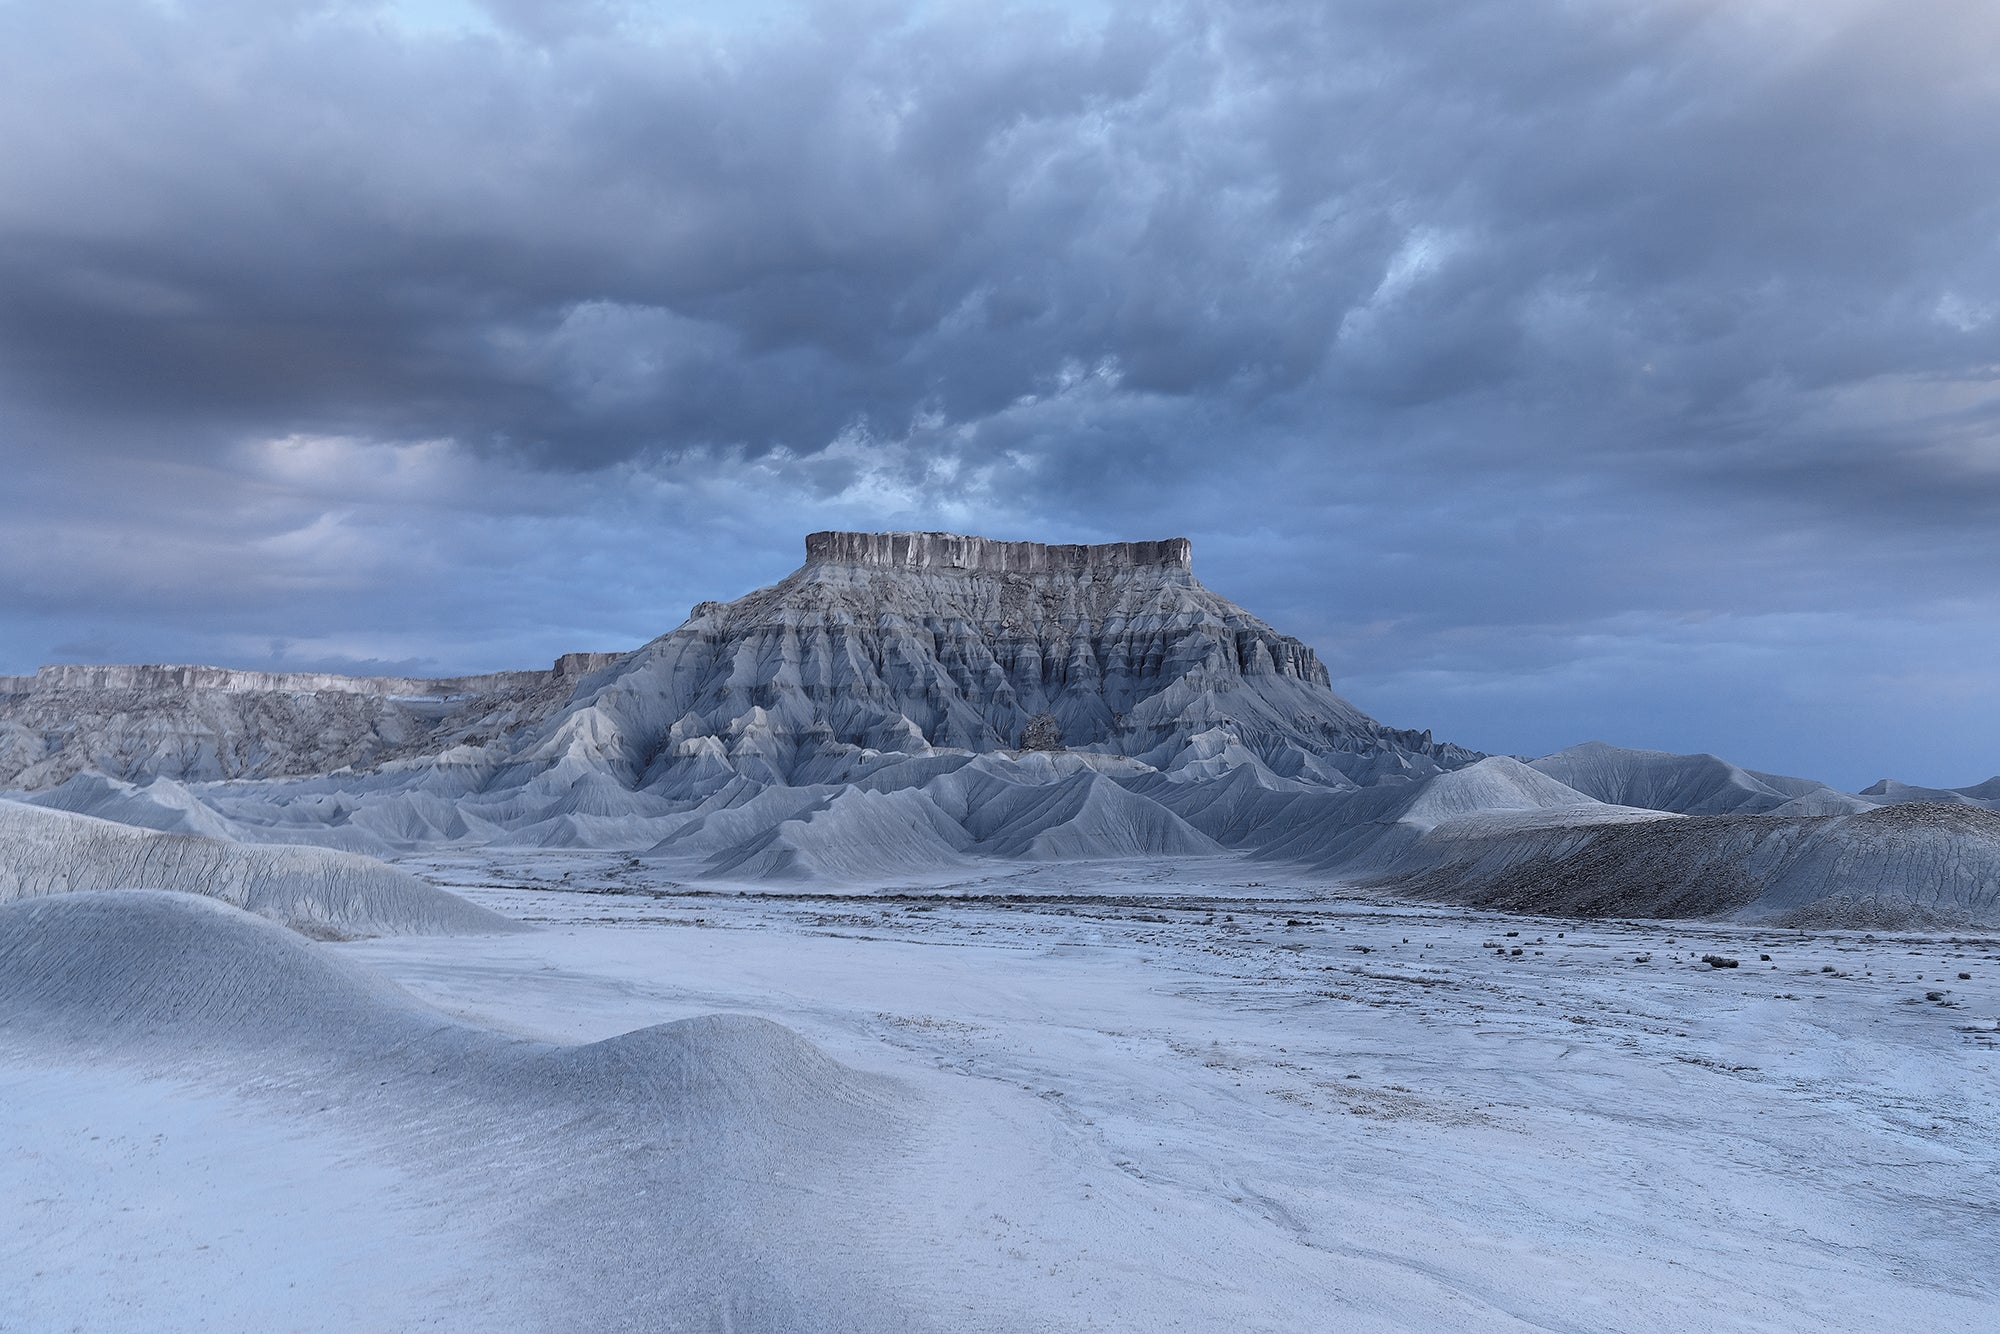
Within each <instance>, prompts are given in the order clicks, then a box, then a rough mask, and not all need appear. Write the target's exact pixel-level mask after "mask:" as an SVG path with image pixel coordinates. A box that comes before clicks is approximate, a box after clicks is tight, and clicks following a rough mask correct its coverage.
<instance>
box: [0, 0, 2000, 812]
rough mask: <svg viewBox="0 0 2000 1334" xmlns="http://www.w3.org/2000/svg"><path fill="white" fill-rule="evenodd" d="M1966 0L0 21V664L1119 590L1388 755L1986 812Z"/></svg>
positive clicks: (870, 8) (1993, 122) (1978, 358)
mask: <svg viewBox="0 0 2000 1334" xmlns="http://www.w3.org/2000/svg"><path fill="white" fill-rule="evenodd" d="M1996 50H2000V6H1995V5H1993V4H1992V3H1991V2H1990V0H1924V3H1921V4H1910V3H1909V2H1908V0H1899V2H1898V3H1877V2H1875V0H1505V2H1504V3H1502V2H1498V0H1449V2H1438V3H1432V2H1431V0H1304V2H1299V3H1293V2H1292V0H1242V2H1234V0H1203V2H1195V3H1186V4H1177V3H1145V4H1126V3H1122V0H1105V2H1104V3H1095V4H1065V5H1058V6H1053V7H1048V8H1037V7H1033V6H1016V5H1010V4H1007V3H1004V0H1003V2H1001V3H979V4H971V3H929V4H895V3H886V2H885V3H873V2H871V0H857V2H853V3H849V2H847V0H841V2H839V3H834V2H832V0H827V2H824V3H804V2H799V3H786V2H785V0H763V2H762V3H755V4H748V3H721V2H720V0H705V2H703V3H683V4H661V3H650V4H649V3H623V2H621V0H541V2H537V0H406V2H404V3H359V2H356V3H346V2H342V0H325V2H319V0H66V3H63V4H46V3H39V2H37V0H0V126H4V127H5V130H6V132H5V133H4V134H0V672H8V671H12V672H25V671H31V670H33V669H34V667H35V666H37V665H38V664H41V663H45V662H66V661H100V662H104V661H109V662H132V661H174V662H185V661H196V662H213V663H220V664H226V665H232V666H245V667H281V668H283V667H289V668H301V669H303V668H327V669H336V670H349V671H363V672H366V671H376V672H398V673H403V672H418V673H434V674H441V675H442V674H454V673H458V672H463V671H475V670H490V669H497V668H503V667H515V666H528V665H537V664H541V663H545V662H546V661H548V660H550V659H552V658H553V657H554V656H555V655H556V654H557V653H560V652H564V651H568V650H572V649H610V648H624V647H631V646H635V645H637V644H639V643H642V642H644V641H645V640H647V639H650V638H652V637H654V636H655V635H658V634H661V633H664V632H665V631H667V630H670V629H672V628H673V627H674V626H675V625H677V624H679V623H680V621H681V620H682V619H683V618H684V617H685V616H686V614H687V611H688V608H689V607H690V606H691V605H692V604H693V603H695V602H697V601H700V600H702V599H706V598H729V597H734V596H737V595H739V594H741V593H743V592H746V591H748V590H750V589H752V588H755V587H758V586H761V585H764V584H768V583H770V582H773V581H775V580H776V579H778V578H781V577H782V576H783V575H785V574H786V573H788V572H789V571H790V570H792V569H793V568H795V567H796V566H797V565H798V564H799V563H800V559H801V553H802V539H803V537H804V535H805V534H806V533H807V532H809V531H812V530H815V529H820V528H860V529H910V528H924V529H930V528H936V529H946V530H951V531H958V532H972V533H980V534H984V535H987V536H993V537H1003V538H1016V539H1035V540H1044V541H1062V542H1074V541H1113V540H1126V539H1143V538H1156V537H1166V536H1177V535H1178V536H1186V537H1189V538H1192V539H1193V541H1194V550H1195V565H1196V570H1197V573H1198V574H1199V575H1200V577H1201V578H1202V580H1203V582H1205V583H1206V584H1208V586H1210V587H1211V588H1214V589H1216V590H1217V591H1219V592H1221V593H1223V594H1225V595H1227V596H1229V597H1231V598H1234V599H1235V600H1236V601H1238V602H1240V603H1242V604H1244V605H1245V606H1247V607H1248V608H1250V609H1251V610H1252V611H1254V612H1256V613H1257V614H1259V615H1261V616H1263V617H1264V618H1265V619H1266V620H1269V621H1270V622H1272V623H1273V624H1274V625H1276V626H1277V627H1279V628H1280V629H1281V630H1284V631H1286V632H1287V633H1290V634H1294V635H1297V636H1299V637H1300V638H1302V639H1304V640H1305V641H1307V642H1308V643H1310V644H1312V645H1313V646H1314V647H1316V648H1317V649H1318V650H1319V651H1320V654H1321V656H1322V657H1323V659H1324V660H1325V661H1326V663H1327V665H1328V667H1329V669H1330V670H1331V672H1332V673H1333V676H1334V681H1335V686H1336V688H1337V689H1339V690H1340V691H1341V692H1342V693H1344V694H1346V695H1347V696H1348V697H1349V698H1351V699H1353V700H1354V701H1355V702H1356V703H1358V704H1359V705H1361V706H1362V707H1363V708H1364V709H1366V710H1368V711H1369V712H1370V713H1372V714H1374V715H1375V716H1377V717H1379V718H1381V719H1383V720H1384V721H1386V722H1389V723H1392V724H1394V725H1397V726H1407V727H1428V728H1431V729H1432V730H1433V731H1434V732H1435V733H1436V734H1437V735H1438V736H1440V737H1448V738H1450V739H1452V740H1456V741H1458V742H1461V743H1462V744H1465V745H1468V746H1473V747H1476V748H1478V749H1482V750H1488V751H1496V752H1507V753H1516V754H1527V755H1534V754H1542V753H1545V752H1548V751H1551V750H1555V749H1558V748H1560V747H1563V746H1567V745H1571V744H1574V743H1576V742H1580V741H1584V740H1589V739H1605V740H1611V741H1615V742H1618V743H1620V744H1626V745H1635V746H1646V747H1655V748H1660V749H1668V750H1677V751H1703V750H1705V751H1711V752H1715V753H1719V754H1722V755H1725V756H1727V757H1729V758H1731V759H1733V760H1736V761H1737V762H1739V763H1743V764H1746V765H1748V766H1750V767H1753V768H1757V769H1763V770H1769V771H1777V772H1786V773H1803V774H1808V775H1811V776H1814V777H1818V778H1821V779H1823V780H1826V781H1829V782H1834V783H1837V784H1840V785H1843V786H1846V787H1849V788H1856V787H1859V786H1861V785H1863V784H1866V783H1869V782H1872V781H1873V780H1875V779H1877V778H1880V777H1884V776H1893V777H1896V778H1899V779H1902V780H1905V781H1912V782H1924V783H1931V784H1937V785H1951V786H1957V785H1962V784H1967V783H1972V782H1976V781H1979V780H1981V779H1984V778H1986V777H1988V776H1990V775H1992V774H1994V773H1995V772H1996V771H2000V579H1996V577H1995V576H1996V571H2000V385H1996V366H2000V62H1996V61H1995V60H1994V59H1993V58H1992V53H1993V52H1994V51H1996Z"/></svg>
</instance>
